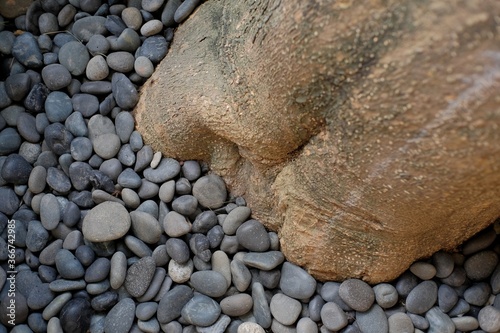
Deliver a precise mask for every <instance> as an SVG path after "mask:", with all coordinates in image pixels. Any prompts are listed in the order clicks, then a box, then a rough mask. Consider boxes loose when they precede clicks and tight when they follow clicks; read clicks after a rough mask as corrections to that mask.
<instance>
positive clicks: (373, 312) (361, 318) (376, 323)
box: [356, 304, 389, 333]
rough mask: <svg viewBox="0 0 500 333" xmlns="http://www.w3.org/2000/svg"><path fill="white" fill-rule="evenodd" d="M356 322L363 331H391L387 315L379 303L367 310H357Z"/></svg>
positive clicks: (374, 332)
mask: <svg viewBox="0 0 500 333" xmlns="http://www.w3.org/2000/svg"><path fill="white" fill-rule="evenodd" d="M356 323H357V325H358V327H359V328H360V330H361V332H373V333H384V332H388V331H389V323H388V320H387V316H386V315H385V313H384V310H382V308H381V307H380V306H378V305H377V304H373V306H372V307H371V308H370V309H369V310H368V311H366V312H358V311H356Z"/></svg>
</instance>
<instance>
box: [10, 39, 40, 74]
mask: <svg viewBox="0 0 500 333" xmlns="http://www.w3.org/2000/svg"><path fill="white" fill-rule="evenodd" d="M11 53H12V55H13V56H14V58H16V60H17V61H19V62H20V63H21V64H23V65H24V66H26V67H28V68H40V67H42V65H43V56H42V52H41V51H40V48H39V47H38V43H37V41H36V39H35V37H34V36H33V34H31V33H30V32H25V33H23V34H21V35H19V36H17V37H16V39H15V40H14V43H13V44H12V50H11Z"/></svg>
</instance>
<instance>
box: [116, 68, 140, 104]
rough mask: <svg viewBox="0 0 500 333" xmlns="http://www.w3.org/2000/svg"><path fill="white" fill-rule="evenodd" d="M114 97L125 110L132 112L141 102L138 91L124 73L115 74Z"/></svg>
mask: <svg viewBox="0 0 500 333" xmlns="http://www.w3.org/2000/svg"><path fill="white" fill-rule="evenodd" d="M111 84H112V90H113V96H114V98H115V101H116V104H117V105H118V106H119V107H121V108H122V109H125V110H132V109H133V108H134V106H135V105H136V104H137V102H138V100H139V94H138V93H137V89H136V88H135V86H134V85H133V84H132V82H130V80H129V79H128V78H127V77H126V76H125V75H124V74H122V73H114V74H113V77H112V80H111Z"/></svg>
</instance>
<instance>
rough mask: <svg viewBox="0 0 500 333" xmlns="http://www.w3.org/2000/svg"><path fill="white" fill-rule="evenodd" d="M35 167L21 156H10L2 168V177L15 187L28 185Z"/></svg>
mask: <svg viewBox="0 0 500 333" xmlns="http://www.w3.org/2000/svg"><path fill="white" fill-rule="evenodd" d="M31 170H33V167H32V166H31V164H29V163H28V161H26V160H25V159H24V157H22V156H21V155H19V154H10V155H9V156H7V158H6V159H5V161H4V163H3V166H2V168H1V172H0V174H1V177H2V178H3V179H4V180H5V181H7V182H9V183H12V184H14V185H21V184H27V183H28V180H29V177H30V173H31Z"/></svg>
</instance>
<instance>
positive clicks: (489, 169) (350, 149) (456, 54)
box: [135, 0, 500, 283]
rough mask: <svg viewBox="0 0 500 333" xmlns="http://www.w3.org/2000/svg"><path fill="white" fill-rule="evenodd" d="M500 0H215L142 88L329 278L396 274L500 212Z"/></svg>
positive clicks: (176, 152) (150, 129)
mask: <svg viewBox="0 0 500 333" xmlns="http://www.w3.org/2000/svg"><path fill="white" fill-rule="evenodd" d="M499 17H500V3H499V2H497V1H494V0H487V1H485V0H472V1H469V0H462V1H458V0H457V1H438V0H434V1H432V0H428V1H410V0H406V1H390V0H389V1H376V0H366V1H350V0H344V1H328V0H316V1H280V0H255V1H250V0H247V1H229V0H210V1H207V2H206V3H204V4H202V5H201V6H200V7H199V9H198V10H197V11H196V12H195V13H194V14H193V15H192V16H191V18H190V19H189V20H187V21H186V23H184V24H183V25H182V26H181V27H179V29H178V30H177V32H176V34H175V39H174V41H173V43H172V45H171V49H170V51H169V54H168V55H167V57H166V58H165V59H164V60H163V61H162V62H161V63H160V65H159V66H158V68H157V70H156V71H155V73H154V74H153V76H152V77H151V78H150V79H149V80H148V82H147V83H146V84H145V85H144V86H143V87H142V88H141V99H140V101H139V104H138V106H137V107H136V110H135V115H136V120H137V128H138V129H139V130H140V131H141V133H142V134H143V136H144V138H145V140H146V141H147V142H148V143H150V144H152V145H153V147H154V148H155V149H158V150H161V151H163V152H164V153H165V154H166V155H168V156H172V157H176V158H179V159H184V160H187V159H202V160H206V161H208V162H209V163H210V165H211V168H212V170H213V171H214V172H217V173H219V174H221V175H222V176H224V177H225V179H226V181H227V182H228V184H229V186H230V188H231V191H232V192H233V193H235V194H241V195H244V196H245V198H246V199H247V201H248V203H249V205H250V206H251V207H252V211H253V214H254V215H256V216H257V217H258V218H259V219H260V220H261V221H262V222H264V223H265V224H266V226H268V227H270V228H271V229H274V230H278V231H279V232H280V237H281V243H282V249H283V251H284V253H285V255H286V256H287V259H288V260H290V261H292V262H295V263H297V264H299V265H301V266H304V267H306V268H307V269H308V270H309V272H310V273H312V274H313V275H314V276H315V277H317V278H319V279H328V280H340V279H345V278H349V277H360V278H363V279H365V280H366V281H369V282H372V283H376V282H379V281H387V280H391V279H393V278H395V277H396V276H398V275H399V274H400V273H401V272H403V271H404V270H405V269H406V268H408V266H409V265H410V264H411V263H412V262H413V261H414V260H416V259H418V258H422V257H426V256H429V255H431V254H432V253H433V252H435V251H437V250H440V249H446V250H450V249H453V248H455V247H456V246H457V245H458V244H460V243H461V242H463V241H464V240H465V239H467V238H469V237H470V236H472V235H473V234H474V233H476V232H478V231H479V230H481V229H483V228H484V227H486V226H487V225H488V224H490V223H491V222H492V221H494V219H496V218H497V217H498V216H500V202H499V199H498V198H499V196H500V172H499V166H500V144H499V139H500V130H499V126H500V108H499V106H500V103H499V98H498V93H497V92H498V88H499V86H500V43H499V42H500V41H499V39H500V37H499V35H498V31H499V22H500V21H499V20H500V18H499Z"/></svg>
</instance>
